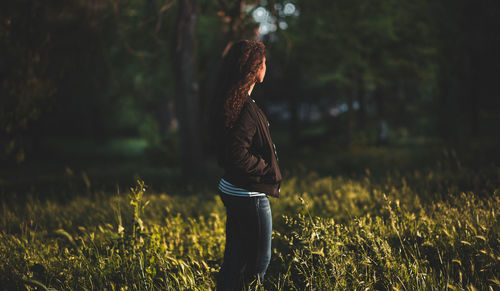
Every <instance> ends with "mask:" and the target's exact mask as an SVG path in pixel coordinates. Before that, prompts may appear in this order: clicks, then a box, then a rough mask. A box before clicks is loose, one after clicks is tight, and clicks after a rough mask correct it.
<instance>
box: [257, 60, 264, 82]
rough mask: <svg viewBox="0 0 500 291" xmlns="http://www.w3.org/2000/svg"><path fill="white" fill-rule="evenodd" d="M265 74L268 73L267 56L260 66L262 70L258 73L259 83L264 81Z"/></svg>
mask: <svg viewBox="0 0 500 291" xmlns="http://www.w3.org/2000/svg"><path fill="white" fill-rule="evenodd" d="M265 75H266V57H264V58H263V59H262V66H261V67H260V70H259V72H258V73H257V81H258V82H259V83H262V82H263V81H264V76H265Z"/></svg>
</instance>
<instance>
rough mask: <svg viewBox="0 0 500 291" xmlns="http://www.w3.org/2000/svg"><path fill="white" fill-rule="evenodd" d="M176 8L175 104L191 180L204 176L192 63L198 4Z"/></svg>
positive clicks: (189, 1)
mask: <svg viewBox="0 0 500 291" xmlns="http://www.w3.org/2000/svg"><path fill="white" fill-rule="evenodd" d="M178 9H179V10H178V14H177V21H176V27H175V34H174V42H173V44H174V49H173V53H174V72H175V78H176V86H175V88H176V90H175V91H176V99H175V105H176V111H177V119H178V122H179V134H180V151H181V167H182V174H183V177H184V178H186V179H188V180H190V179H193V178H199V177H201V176H202V175H203V174H204V157H203V150H202V143H201V136H202V135H201V132H200V130H199V129H200V126H199V125H200V123H199V120H200V114H199V96H198V82H197V79H196V63H195V55H196V52H195V28H196V20H197V11H196V10H197V1H196V0H180V1H179V2H178Z"/></svg>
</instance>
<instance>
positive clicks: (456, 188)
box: [0, 152, 500, 290]
mask: <svg viewBox="0 0 500 291" xmlns="http://www.w3.org/2000/svg"><path fill="white" fill-rule="evenodd" d="M373 154H374V155H377V154H380V155H382V154H387V153H383V152H380V153H377V152H374V153H373ZM432 164H433V165H434V166H432V167H431V166H429V167H425V168H420V169H415V170H411V171H408V172H405V173H404V174H403V173H401V172H399V171H397V170H394V171H387V173H386V174H383V175H374V174H373V173H372V172H371V170H368V169H365V170H364V172H363V174H360V175H356V176H355V178H353V177H348V176H342V175H337V176H328V175H326V176H325V175H319V174H318V173H317V172H315V171H308V172H307V171H305V170H304V171H302V172H301V171H299V172H298V173H296V174H294V175H291V176H288V177H287V179H285V180H284V181H283V183H282V187H281V194H282V197H281V198H280V199H271V200H270V201H271V204H272V213H273V256H272V260H271V264H270V266H269V269H268V276H267V277H266V281H265V288H266V290H267V289H270V290H357V289H362V290H365V289H369V290H370V289H395V290H444V289H446V288H448V289H451V290H475V289H477V290H488V289H493V290H495V289H498V288H500V281H499V279H500V278H499V276H498V274H499V271H500V236H499V233H500V223H499V215H498V214H499V206H500V196H499V195H498V194H499V191H500V185H499V183H498V181H499V179H498V173H500V171H499V169H498V168H495V167H491V166H490V167H485V168H484V169H481V170H480V169H472V168H468V167H467V166H466V165H463V164H462V163H461V162H460V161H459V160H458V159H457V158H456V157H453V155H445V156H442V157H441V159H440V160H436V161H435V162H434V163H432ZM303 168H304V169H307V167H305V166H303ZM140 183H141V182H140V180H139V184H137V185H135V186H134V185H131V186H134V187H133V188H131V189H129V190H128V191H123V190H121V191H120V192H118V191H116V192H115V193H112V194H109V193H105V192H94V193H92V194H90V195H88V196H84V197H82V196H76V197H75V198H73V199H69V200H68V201H66V202H64V203H63V202H57V201H54V200H50V199H45V200H43V201H41V200H38V199H36V198H30V199H28V200H27V201H26V203H12V202H10V203H7V202H3V203H2V207H1V215H0V262H1V263H0V282H3V286H5V287H4V288H7V289H22V288H26V289H34V288H35V287H37V286H38V287H41V286H42V287H41V288H43V287H47V288H49V287H52V288H56V289H64V290H66V289H97V290H103V289H105V288H107V289H108V290H119V289H120V288H124V289H134V290H135V289H138V290H153V289H158V290H209V289H214V287H215V276H216V274H217V272H218V270H219V268H220V265H221V263H222V257H223V251H224V242H225V235H224V231H225V212H224V206H223V204H222V202H221V201H220V199H219V197H217V195H216V194H215V192H214V193H213V194H202V193H200V194H198V195H189V196H185V195H176V194H177V193H158V192H151V191H149V190H147V185H141V184H140ZM146 184H147V181H146ZM463 189H477V193H475V191H476V190H474V191H463ZM144 190H146V191H144ZM146 201H149V202H147V203H146Z"/></svg>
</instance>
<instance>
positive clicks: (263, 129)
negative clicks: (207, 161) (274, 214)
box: [218, 96, 282, 197]
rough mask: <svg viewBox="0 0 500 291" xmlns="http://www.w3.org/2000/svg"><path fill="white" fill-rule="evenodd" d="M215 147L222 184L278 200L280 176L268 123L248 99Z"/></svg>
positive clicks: (252, 101) (255, 105)
mask: <svg viewBox="0 0 500 291" xmlns="http://www.w3.org/2000/svg"><path fill="white" fill-rule="evenodd" d="M219 144H220V146H219V149H218V151H219V153H218V162H219V165H220V166H221V167H222V168H223V169H224V175H223V178H224V179H225V180H227V181H228V182H230V183H232V184H234V185H236V186H239V187H242V188H245V189H247V190H250V191H258V192H262V193H266V194H267V195H270V196H273V197H279V196H280V191H279V190H280V182H281V179H282V176H281V171H280V168H279V165H278V155H277V153H276V146H275V145H274V143H273V141H272V139H271V134H270V132H269V122H268V121H267V118H266V116H265V114H264V112H262V110H261V109H260V108H259V106H257V104H256V103H255V101H254V100H253V99H252V98H250V96H248V97H247V99H246V100H245V102H244V104H243V107H242V109H241V111H240V115H239V117H238V119H237V120H236V122H235V123H234V126H233V128H231V129H228V130H226V131H225V134H223V141H222V142H221V143H219Z"/></svg>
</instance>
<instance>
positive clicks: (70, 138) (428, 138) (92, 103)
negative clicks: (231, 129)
mask: <svg viewBox="0 0 500 291" xmlns="http://www.w3.org/2000/svg"><path fill="white" fill-rule="evenodd" d="M499 6H500V5H499V4H498V2H497V1H491V0H485V1H466V0H453V1H451V0H443V1H430V0H422V1H408V0H384V1H347V0H336V1H331V0H314V1H306V0H295V1H293V0H289V1H288V0H287V1H280V0H274V1H273V0H267V1H266V0H261V1H250V0H249V1H243V0H238V1H237V0H178V1H175V0H99V1H98V0H87V1H84V0H71V1H67V0H54V1H50V2H46V1H36V0H16V1H7V2H3V3H2V4H1V7H0V48H1V55H0V81H1V83H0V165H1V166H0V191H1V195H2V196H4V198H12V199H14V198H15V197H18V196H16V195H22V193H26V192H36V193H41V194H40V195H51V193H56V192H57V193H58V194H57V195H62V196H64V195H67V194H61V193H75V192H79V191H82V192H86V191H90V190H96V189H103V190H106V191H108V190H112V191H115V189H117V188H118V189H119V188H120V187H121V188H128V186H130V185H133V184H134V182H135V179H136V178H137V177H141V178H143V179H144V180H145V181H146V183H148V184H149V185H150V186H151V187H153V188H154V189H156V190H158V191H169V192H170V191H178V190H179V189H185V187H191V189H192V187H195V188H196V187H208V189H212V190H213V192H214V193H215V191H216V188H215V187H216V183H217V178H218V177H219V175H220V174H221V169H219V168H218V166H217V164H216V162H215V158H214V156H213V155H212V153H211V151H210V149H209V147H208V144H209V141H210V136H207V134H206V133H207V128H206V125H207V124H208V122H209V117H208V112H207V109H208V108H209V104H210V103H211V100H212V98H213V96H212V92H213V91H214V88H213V87H214V82H215V79H214V78H215V77H216V72H217V69H218V66H219V62H220V60H221V56H222V54H223V52H224V51H225V50H226V49H227V48H228V47H229V46H230V45H231V43H233V42H234V41H237V40H239V39H258V40H261V41H263V42H264V43H265V44H266V47H267V50H268V57H267V66H268V71H267V75H266V78H265V81H264V83H262V84H259V85H258V86H256V88H255V90H254V92H253V93H252V98H253V99H255V100H256V102H257V104H258V105H259V106H260V107H261V108H262V109H263V111H264V112H265V113H266V114H267V116H268V118H269V120H270V124H271V126H270V128H271V133H272V135H273V140H274V142H275V143H276V146H277V151H278V156H279V157H280V163H281V165H282V167H283V169H284V170H283V172H284V178H285V179H286V177H287V175H290V174H291V173H292V172H293V171H294V169H296V168H302V169H303V170H304V171H307V170H308V169H309V168H314V169H315V170H318V171H320V173H321V171H323V173H325V174H338V173H342V174H346V175H350V174H352V175H355V174H356V173H357V172H359V171H365V168H370V169H372V170H375V171H376V170H377V169H387V168H391V167H394V165H395V164H394V162H396V160H397V162H398V163H397V167H412V165H413V164H415V163H419V162H421V163H423V161H430V160H432V159H433V155H434V154H433V153H435V152H436V151H435V150H436V149H437V151H438V152H439V151H441V152H442V149H443V148H445V149H449V148H451V149H453V151H451V152H452V153H453V154H456V153H458V154H459V155H460V154H463V155H464V156H465V157H469V158H468V160H469V161H471V162H472V163H475V164H476V165H477V166H478V167H481V166H483V165H491V163H497V162H498V161H499V160H500V159H499V158H498V154H497V155H494V153H496V149H498V145H499V142H498V141H499V134H498V132H499V126H500V114H499V112H500V111H499V110H500V98H499V97H500V96H499V94H498V85H497V84H498V81H497V78H498V76H499V74H498V72H497V71H498V68H499V66H498V65H499V64H500V59H499V53H498V52H499V51H500V34H499V33H498V28H499V27H500V18H499V17H498V15H500V9H499ZM428 149H432V150H431V151H428ZM382 150H383V152H382ZM353 153H355V155H353ZM397 153H399V154H397ZM447 153H448V152H447ZM354 157H355V159H356V160H355V162H353V160H354ZM403 157H410V158H408V159H407V160H405V159H404V158H403ZM466 160H467V158H466ZM405 161H408V162H406V164H405ZM200 185H201V186H200ZM202 185H205V186H202ZM42 189H43V190H42ZM61 189H63V191H61ZM54 195H55V194H54Z"/></svg>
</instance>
